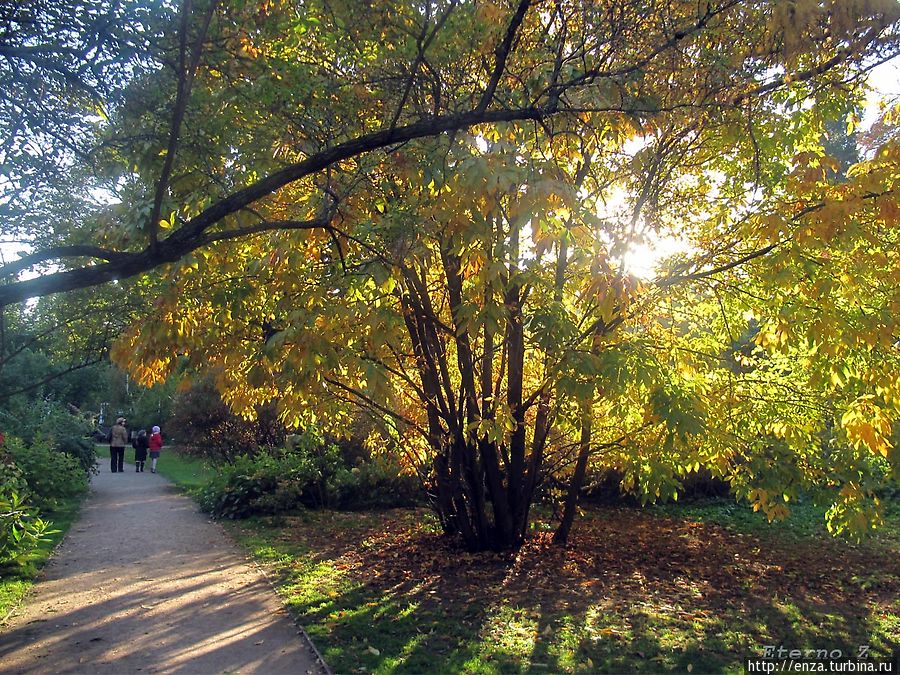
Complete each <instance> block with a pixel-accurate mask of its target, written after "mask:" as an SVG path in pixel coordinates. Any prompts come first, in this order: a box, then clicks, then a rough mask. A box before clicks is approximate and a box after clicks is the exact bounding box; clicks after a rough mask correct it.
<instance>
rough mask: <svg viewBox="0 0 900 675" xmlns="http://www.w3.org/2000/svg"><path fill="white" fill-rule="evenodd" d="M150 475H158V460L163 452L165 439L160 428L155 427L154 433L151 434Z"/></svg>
mask: <svg viewBox="0 0 900 675" xmlns="http://www.w3.org/2000/svg"><path fill="white" fill-rule="evenodd" d="M149 445H150V473H156V460H158V459H159V453H160V452H162V446H163V439H162V434H161V433H160V429H159V427H153V433H152V434H150V443H149Z"/></svg>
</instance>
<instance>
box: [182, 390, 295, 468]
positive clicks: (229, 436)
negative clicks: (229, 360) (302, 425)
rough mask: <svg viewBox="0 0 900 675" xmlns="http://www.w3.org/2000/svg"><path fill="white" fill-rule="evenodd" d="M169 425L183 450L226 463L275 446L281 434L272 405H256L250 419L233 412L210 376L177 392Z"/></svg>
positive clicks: (281, 429) (280, 426) (279, 443)
mask: <svg viewBox="0 0 900 675" xmlns="http://www.w3.org/2000/svg"><path fill="white" fill-rule="evenodd" d="M169 426H170V428H171V429H177V430H178V439H177V440H178V445H179V446H180V447H181V448H182V449H183V450H184V451H185V452H186V453H188V454H190V455H193V456H195V457H200V458H202V459H209V460H213V461H224V462H229V463H231V462H234V461H236V459H237V458H238V457H240V456H241V455H255V454H257V453H258V452H259V451H260V449H261V448H273V447H278V446H280V445H281V444H282V443H284V438H285V431H284V425H282V424H281V422H279V421H278V415H277V413H276V409H275V406H274V405H267V406H260V407H259V408H257V410H256V417H255V418H254V419H253V420H246V419H244V418H243V417H240V416H239V415H235V414H234V413H233V412H231V410H230V409H229V408H228V406H227V405H226V404H225V402H223V401H222V398H221V396H220V395H219V392H218V391H217V390H216V388H215V381H214V378H213V377H207V378H206V379H204V380H201V381H200V382H198V383H197V384H195V385H193V386H192V387H191V388H190V389H188V390H186V391H184V392H181V393H179V394H178V395H177V397H176V399H175V404H174V413H173V416H172V419H171V421H170V422H169ZM171 435H172V434H169V436H171Z"/></svg>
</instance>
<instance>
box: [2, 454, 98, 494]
mask: <svg viewBox="0 0 900 675" xmlns="http://www.w3.org/2000/svg"><path fill="white" fill-rule="evenodd" d="M6 448H7V451H8V452H9V455H10V457H11V458H12V461H13V463H14V464H15V466H16V467H17V469H18V470H19V471H20V472H21V475H22V478H23V479H24V480H25V483H26V484H27V486H28V490H29V492H30V494H31V497H32V501H33V502H34V503H35V505H36V506H38V507H39V508H42V509H52V508H54V507H55V506H56V505H57V503H58V500H60V499H68V498H71V497H75V496H77V495H80V494H82V493H84V492H85V491H87V487H88V481H87V474H85V472H84V469H83V468H82V465H81V462H80V461H79V460H77V459H75V458H74V457H71V456H69V455H67V454H65V453H64V452H59V451H57V450H54V449H51V448H50V447H48V446H47V445H46V444H45V443H43V442H41V441H35V442H34V443H32V444H31V445H25V444H24V443H23V442H22V441H20V440H19V439H17V438H13V439H9V440H7V442H6Z"/></svg>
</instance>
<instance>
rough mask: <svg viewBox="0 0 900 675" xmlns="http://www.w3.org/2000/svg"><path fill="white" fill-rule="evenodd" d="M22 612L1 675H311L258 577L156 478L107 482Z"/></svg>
mask: <svg viewBox="0 0 900 675" xmlns="http://www.w3.org/2000/svg"><path fill="white" fill-rule="evenodd" d="M91 488H92V489H91V491H92V494H91V496H90V498H89V499H88V501H87V503H86V505H85V508H84V509H83V510H82V514H81V517H80V519H79V520H78V522H76V523H75V525H74V526H73V527H72V530H71V531H70V532H69V533H68V535H67V536H66V538H65V540H64V541H63V543H62V544H61V545H60V547H59V549H58V550H57V552H56V554H55V556H54V558H53V559H52V560H51V562H50V564H48V566H47V568H46V569H45V571H44V575H43V578H42V580H41V582H40V583H38V584H37V586H36V587H35V589H34V591H33V592H32V593H31V594H30V595H29V597H28V598H27V599H26V603H25V607H24V608H22V609H21V610H20V611H19V612H18V613H17V614H16V615H14V616H13V617H12V618H11V620H10V623H9V624H8V625H6V626H4V627H2V628H0V672H2V673H48V672H53V673H62V672H66V673H126V672H138V671H140V672H151V673H153V672H166V673H202V674H205V673H224V672H228V673H267V674H268V673H291V674H298V673H299V674H302V673H321V672H324V670H325V669H324V668H323V665H322V664H321V663H319V662H318V661H317V658H316V654H315V651H314V649H313V648H312V647H311V645H310V644H309V643H308V641H307V640H306V638H305V636H303V635H302V633H301V632H300V631H298V629H297V627H296V626H295V625H294V623H293V622H292V621H291V619H290V617H289V616H288V614H287V612H286V611H285V609H284V608H283V607H282V606H281V603H280V602H279V600H278V599H277V597H276V596H275V594H274V593H273V591H272V589H271V588H270V587H269V585H268V583H267V582H266V580H265V578H264V577H263V576H262V575H261V573H260V572H259V570H258V569H256V568H255V567H253V566H251V565H250V564H248V562H247V560H246V558H245V556H244V555H242V554H241V553H239V552H238V550H237V549H236V547H235V546H234V544H233V543H232V542H231V541H230V540H229V539H228V538H227V537H226V536H225V534H224V532H223V531H222V529H221V528H220V527H219V526H218V525H216V524H215V523H212V522H210V521H209V520H207V519H206V518H205V517H204V516H203V515H202V514H200V513H199V512H198V511H197V509H196V507H195V505H194V503H193V502H192V501H191V500H190V499H188V498H187V497H184V496H183V495H181V494H179V493H178V492H177V490H176V489H175V488H174V487H173V486H172V484H171V483H169V482H168V481H167V480H166V479H164V478H162V477H161V476H160V475H159V474H151V473H149V472H145V473H136V472H134V470H133V467H132V468H131V469H130V470H129V469H128V467H126V471H125V472H124V473H116V474H111V473H109V469H108V467H106V466H102V465H101V473H100V474H99V475H97V476H95V477H94V479H93V481H92V486H91Z"/></svg>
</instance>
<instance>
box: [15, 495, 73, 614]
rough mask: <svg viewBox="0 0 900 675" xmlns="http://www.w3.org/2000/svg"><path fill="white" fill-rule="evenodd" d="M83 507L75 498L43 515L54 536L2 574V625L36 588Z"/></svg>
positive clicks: (50, 536)
mask: <svg viewBox="0 0 900 675" xmlns="http://www.w3.org/2000/svg"><path fill="white" fill-rule="evenodd" d="M80 507H81V497H76V498H74V499H70V500H67V501H64V502H62V503H60V505H59V506H58V507H57V508H56V509H55V510H53V511H49V512H43V513H42V514H41V517H42V518H44V520H49V521H50V523H51V530H52V533H51V534H50V535H48V537H47V538H46V539H45V540H44V541H42V542H41V543H40V545H39V546H38V547H37V548H36V549H35V550H34V551H32V552H31V554H29V555H28V556H27V557H26V558H25V559H24V560H22V561H20V563H19V564H18V565H11V566H9V567H5V568H3V570H2V571H0V624H2V623H4V622H5V619H6V617H8V616H9V613H10V612H11V611H12V610H13V609H14V608H15V607H17V606H18V605H19V603H20V602H21V601H22V598H24V597H25V594H26V593H28V590H29V589H30V588H31V587H32V586H33V585H34V580H35V579H36V578H37V575H38V574H39V572H40V571H41V568H42V567H43V566H44V564H45V563H46V562H47V560H48V559H49V558H50V555H51V554H52V553H53V549H55V548H56V545H57V544H58V543H59V542H60V541H62V538H63V537H64V536H65V535H66V532H68V531H69V528H70V527H71V526H72V523H73V522H75V519H76V518H77V517H78V511H79V509H80Z"/></svg>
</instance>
